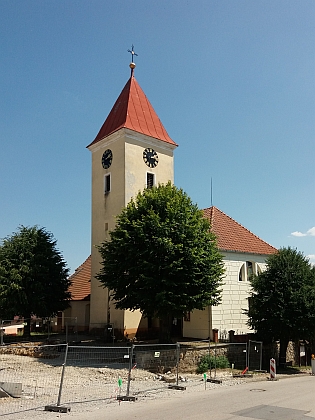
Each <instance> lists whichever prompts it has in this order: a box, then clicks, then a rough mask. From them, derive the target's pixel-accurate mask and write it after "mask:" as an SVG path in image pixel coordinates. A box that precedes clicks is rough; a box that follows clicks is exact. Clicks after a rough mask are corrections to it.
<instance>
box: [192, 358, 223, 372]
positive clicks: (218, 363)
mask: <svg viewBox="0 0 315 420" xmlns="http://www.w3.org/2000/svg"><path fill="white" fill-rule="evenodd" d="M214 367H216V368H217V369H227V368H229V367H230V363H229V360H228V359H227V357H226V356H217V357H216V358H215V357H214V356H211V355H210V356H209V354H206V355H205V356H202V357H201V359H200V361H199V363H198V367H197V373H204V372H206V371H207V370H209V369H214Z"/></svg>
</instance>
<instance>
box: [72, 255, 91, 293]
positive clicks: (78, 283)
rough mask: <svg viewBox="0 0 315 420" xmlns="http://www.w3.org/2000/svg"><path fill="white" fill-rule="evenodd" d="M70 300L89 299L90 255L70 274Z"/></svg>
mask: <svg viewBox="0 0 315 420" xmlns="http://www.w3.org/2000/svg"><path fill="white" fill-rule="evenodd" d="M69 279H70V281H71V282H72V284H71V286H70V287H69V292H71V300H89V298H90V293H91V256H89V257H88V258H87V259H86V260H85V261H84V263H83V264H81V265H80V266H79V267H78V268H77V269H76V270H75V272H74V273H73V274H72V275H71V276H70V278H69Z"/></svg>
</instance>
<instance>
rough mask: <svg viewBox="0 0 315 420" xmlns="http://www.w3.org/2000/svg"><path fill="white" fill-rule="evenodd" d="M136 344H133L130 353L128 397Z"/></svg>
mask: <svg viewBox="0 0 315 420" xmlns="http://www.w3.org/2000/svg"><path fill="white" fill-rule="evenodd" d="M134 347H135V345H134V344H131V348H130V353H129V372H128V383H127V394H126V395H127V397H129V392H130V380H131V370H132V360H133V351H134Z"/></svg>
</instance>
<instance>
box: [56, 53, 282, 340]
mask: <svg viewBox="0 0 315 420" xmlns="http://www.w3.org/2000/svg"><path fill="white" fill-rule="evenodd" d="M132 53H133V51H132ZM132 57H133V55H132ZM132 61H133V60H132ZM130 69H131V75H130V78H129V80H128V81H127V83H126V85H125V86H124V88H123V89H122V91H121V93H120V95H119V96H118V98H117V100H116V102H115V104H114V106H113V108H112V109H111V111H110V113H109V114H108V116H107V118H106V120H105V122H104V124H103V125H102V127H101V128H100V130H99V132H98V134H97V136H96V137H95V139H94V140H93V141H92V142H91V143H90V144H89V145H88V146H87V148H88V149H89V151H90V152H91V156H92V235H91V255H90V256H89V257H88V258H87V260H86V261H85V262H84V263H83V264H82V265H81V266H80V267H78V269H76V271H75V272H74V274H73V275H72V276H71V281H72V286H71V288H70V291H71V293H72V301H71V307H70V308H69V309H67V310H66V311H65V312H64V317H72V318H73V317H76V318H77V320H78V322H77V324H78V327H79V329H80V326H81V329H85V330H87V329H88V330H90V331H101V330H104V328H105V329H106V328H107V326H109V325H110V328H111V329H113V331H115V335H116V337H123V336H124V337H128V338H132V337H135V336H137V337H138V336H140V335H145V334H147V335H150V333H152V332H153V331H156V330H157V329H158V326H159V325H158V320H155V319H146V318H144V317H143V316H142V314H141V312H140V311H129V310H117V309H115V306H114V304H113V302H112V301H111V299H110V296H109V292H108V290H107V289H104V288H103V287H102V286H101V283H100V282H99V281H98V280H97V279H96V278H95V275H96V274H97V273H98V272H99V271H100V267H101V265H100V263H101V256H100V254H99V252H98V250H97V245H99V244H101V243H102V242H104V241H106V240H109V231H111V230H112V229H114V227H115V217H116V216H117V215H118V214H119V213H120V212H121V210H122V208H123V207H125V206H126V205H127V204H128V202H129V201H130V199H131V198H132V197H135V196H136V194H137V193H138V192H139V191H143V190H144V189H145V188H150V187H152V186H154V185H158V184H165V183H167V182H168V181H171V182H172V183H174V151H175V149H176V147H177V144H176V142H175V141H173V140H172V139H171V138H170V136H169V135H168V133H167V131H166V129H165V128H164V126H163V124H162V122H161V121H160V119H159V117H158V115H157V114H156V112H155V110H154V108H153V106H152V105H151V103H150V102H149V100H148V98H147V97H146V95H145V93H144V92H143V90H142V89H141V87H140V85H139V84H138V82H137V80H136V79H135V76H134V69H135V63H134V62H132V63H131V64H130ZM203 213H204V217H205V218H207V219H209V221H210V224H211V230H212V231H213V232H214V233H215V235H216V237H217V242H218V247H219V250H220V252H221V254H222V255H223V261H224V265H225V276H224V279H223V281H224V286H223V291H222V303H221V304H220V305H219V306H216V307H208V308H206V309H205V310H203V311H201V310H195V311H193V312H191V313H186V314H185V316H183V318H182V319H176V320H174V329H175V333H176V335H177V336H181V337H189V338H199V339H205V338H208V337H211V339H214V338H216V337H215V334H216V335H219V338H225V336H226V335H227V332H228V331H230V330H233V331H235V332H236V333H238V334H240V333H246V332H249V329H248V327H247V325H246V320H247V319H246V316H245V315H244V314H243V310H244V309H247V308H248V296H249V282H248V278H249V277H250V276H251V275H252V274H257V273H259V272H261V271H262V270H264V269H265V260H266V258H267V257H268V255H270V254H273V253H275V252H276V251H277V250H276V248H274V247H272V246H271V245H269V244H268V243H266V242H265V241H263V240H262V239H260V238H259V237H257V236H256V235H254V234H253V233H252V232H250V231H249V230H248V229H246V228H245V227H243V226H242V225H240V224H239V223H237V222H236V221H235V220H233V219H232V218H231V217H229V216H228V215H226V214H225V213H223V212H222V211H221V210H219V209H218V208H216V207H213V206H212V207H210V208H208V209H204V210H203Z"/></svg>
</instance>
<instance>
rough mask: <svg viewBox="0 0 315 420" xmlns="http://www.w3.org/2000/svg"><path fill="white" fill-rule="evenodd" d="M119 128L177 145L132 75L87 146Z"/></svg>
mask: <svg viewBox="0 0 315 420" xmlns="http://www.w3.org/2000/svg"><path fill="white" fill-rule="evenodd" d="M120 128H129V129H130V130H134V131H136V132H138V133H141V134H145V135H147V136H150V137H154V138H156V139H159V140H162V141H165V142H166V143H170V144H173V145H174V146H177V144H176V143H175V142H174V141H173V140H172V139H171V138H170V136H169V135H168V134H167V131H166V130H165V128H164V127H163V124H162V123H161V121H160V119H159V117H158V116H157V114H156V112H155V111H154V109H153V107H152V105H151V104H150V102H149V100H148V98H147V97H146V95H145V93H144V92H143V90H142V89H141V87H140V85H139V84H138V82H137V81H136V79H135V78H134V76H133V75H132V76H131V77H130V79H129V80H128V82H127V83H126V85H125V87H124V88H123V90H122V91H121V93H120V95H119V97H118V99H117V101H116V102H115V105H114V106H113V108H112V110H111V111H110V113H109V115H108V117H107V118H106V120H105V122H104V124H103V126H102V128H101V129H100V131H99V133H98V135H97V136H96V138H95V139H94V141H93V142H92V143H91V144H90V145H89V146H91V145H92V144H95V143H97V142H98V141H100V140H102V139H103V138H104V137H107V136H109V135H110V134H112V133H114V132H115V131H117V130H119V129H120ZM89 146H88V147H89Z"/></svg>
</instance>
